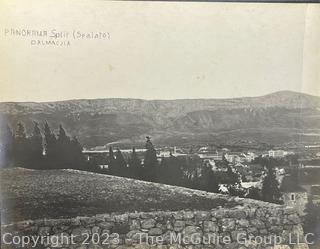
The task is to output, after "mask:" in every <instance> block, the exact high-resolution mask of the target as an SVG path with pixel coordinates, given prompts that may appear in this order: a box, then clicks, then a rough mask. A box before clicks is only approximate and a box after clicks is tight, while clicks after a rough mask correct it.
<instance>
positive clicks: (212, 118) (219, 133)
mask: <svg viewBox="0 0 320 249" xmlns="http://www.w3.org/2000/svg"><path fill="white" fill-rule="evenodd" d="M0 113H1V115H2V117H3V118H4V119H3V120H4V122H8V123H10V124H11V125H12V126H15V124H16V123H17V122H18V121H22V122H24V123H25V124H26V126H27V128H29V129H31V126H32V121H33V120H35V121H38V122H42V121H44V120H47V121H48V122H49V123H50V124H51V126H53V127H57V126H58V125H59V124H60V123H62V124H63V125H64V126H65V128H66V130H67V131H69V132H70V133H72V135H76V136H78V137H79V139H80V141H81V142H82V143H84V144H85V146H88V147H89V146H96V145H104V144H107V143H112V142H116V143H117V142H118V143H127V144H136V143H142V142H143V141H144V137H145V135H151V136H152V137H153V139H154V141H155V142H158V143H170V144H179V143H186V142H192V141H195V142H216V143H235V142H237V141H242V140H247V141H249V142H252V143H254V142H257V141H258V142H265V143H271V144H278V143H286V142H290V141H319V135H320V97H316V96H311V95H307V94H301V93H296V92H290V91H282V92H276V93H273V94H269V95H265V96H261V97H244V98H233V99H182V100H140V99H94V100H68V101H59V102H45V103H33V102H32V103H31V102H25V103H8V102H7V103H0Z"/></svg>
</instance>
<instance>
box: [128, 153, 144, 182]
mask: <svg viewBox="0 0 320 249" xmlns="http://www.w3.org/2000/svg"><path fill="white" fill-rule="evenodd" d="M128 165H129V176H130V177H132V178H134V179H142V166H141V160H140V159H139V157H138V155H137V152H136V149H135V148H134V147H133V148H132V154H131V157H130V159H129V161H128Z"/></svg>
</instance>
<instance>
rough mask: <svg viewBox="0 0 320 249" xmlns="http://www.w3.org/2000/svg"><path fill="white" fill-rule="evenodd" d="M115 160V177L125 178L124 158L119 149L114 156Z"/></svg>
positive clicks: (125, 166) (125, 165) (126, 173)
mask: <svg viewBox="0 0 320 249" xmlns="http://www.w3.org/2000/svg"><path fill="white" fill-rule="evenodd" d="M115 156H116V159H115V165H116V166H115V168H116V173H115V174H116V175H117V176H127V175H128V172H127V163H126V161H125V160H124V157H123V155H122V153H121V151H120V149H117V152H116V154H115Z"/></svg>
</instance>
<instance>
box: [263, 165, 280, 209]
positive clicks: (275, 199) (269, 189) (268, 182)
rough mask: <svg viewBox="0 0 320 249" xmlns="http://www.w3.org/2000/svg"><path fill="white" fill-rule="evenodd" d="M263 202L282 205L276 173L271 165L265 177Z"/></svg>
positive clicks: (268, 166)
mask: <svg viewBox="0 0 320 249" xmlns="http://www.w3.org/2000/svg"><path fill="white" fill-rule="evenodd" d="M261 195H262V200H263V201H266V202H272V203H280V198H281V193H280V187H279V182H278V180H277V178H276V172H275V170H274V168H273V167H272V166H271V165H267V175H266V176H265V177H264V179H263V182H262V189H261Z"/></svg>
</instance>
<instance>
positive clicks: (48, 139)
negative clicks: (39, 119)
mask: <svg viewBox="0 0 320 249" xmlns="http://www.w3.org/2000/svg"><path fill="white" fill-rule="evenodd" d="M44 151H45V163H46V166H45V168H48V169H53V168H57V158H58V157H59V155H58V149H57V139H56V136H55V135H54V133H53V132H52V131H51V129H50V126H49V124H48V123H47V122H45V124H44Z"/></svg>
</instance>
